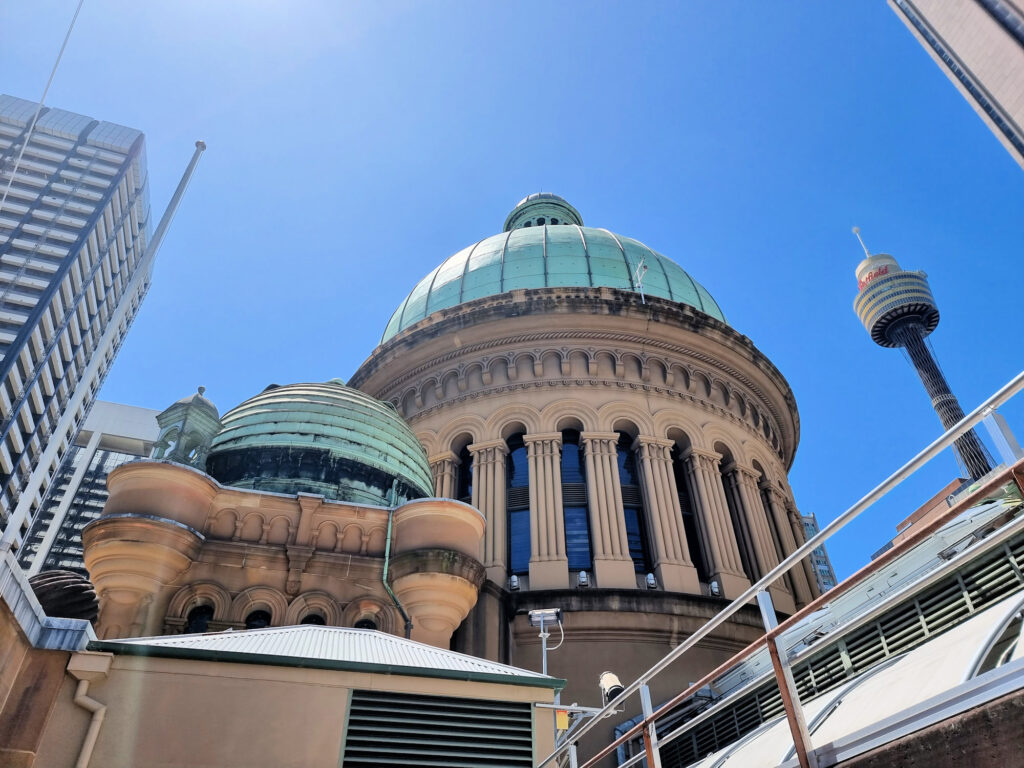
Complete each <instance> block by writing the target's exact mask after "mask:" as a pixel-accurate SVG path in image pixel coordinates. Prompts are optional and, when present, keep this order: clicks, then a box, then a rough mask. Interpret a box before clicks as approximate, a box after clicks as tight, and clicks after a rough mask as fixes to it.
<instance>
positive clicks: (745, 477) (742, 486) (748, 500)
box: [732, 465, 796, 613]
mask: <svg viewBox="0 0 1024 768" xmlns="http://www.w3.org/2000/svg"><path fill="white" fill-rule="evenodd" d="M732 476H733V477H734V478H735V482H736V488H737V490H738V492H739V498H740V502H741V504H742V509H743V514H744V517H745V518H746V520H747V525H748V526H749V528H750V532H751V538H752V539H753V541H754V551H755V554H756V555H757V563H758V566H759V568H760V569H761V573H760V575H761V576H764V575H765V574H766V573H768V572H769V571H771V570H772V569H773V568H775V567H776V566H777V565H778V564H779V563H780V562H781V561H780V560H779V554H778V551H777V550H776V548H775V537H774V536H773V535H772V529H771V523H770V522H769V520H768V513H767V511H766V510H765V508H764V505H763V504H762V503H761V492H760V491H759V490H758V488H757V481H758V480H759V479H760V477H761V476H760V474H758V473H757V472H755V471H754V470H753V469H750V468H747V467H741V466H739V465H736V466H735V467H733V472H732ZM780 544H781V542H780ZM768 591H769V592H770V593H771V595H772V601H773V602H774V603H775V608H776V610H779V611H781V612H782V613H795V612H796V603H795V602H793V592H792V590H791V589H790V588H789V586H788V584H787V580H786V578H785V576H783V577H781V578H779V579H776V580H775V581H774V582H773V583H772V584H770V585H769V587H768Z"/></svg>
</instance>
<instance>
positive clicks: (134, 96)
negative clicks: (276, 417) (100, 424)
mask: <svg viewBox="0 0 1024 768" xmlns="http://www.w3.org/2000/svg"><path fill="white" fill-rule="evenodd" d="M75 4H76V3H75V2H74V0H61V2H57V1H56V0H8V1H7V2H5V3H3V4H2V5H0V91H3V92H7V93H11V94H14V95H16V96H20V97H23V98H26V99H32V100H35V99H38V98H39V95H40V93H41V92H42V88H43V86H44V85H45V82H46V78H47V76H48V74H49V69H50V67H51V66H52V63H53V59H54V57H55V55H56V52H57V50H58V48H59V47H60V42H61V40H62V38H63V35H64V32H65V30H66V27H67V23H68V21H69V20H70V18H71V15H72V13H73V11H74V6H75ZM47 103H48V104H49V105H51V106H58V107H62V108H65V109H69V110H73V111H76V112H81V113H84V114H88V115H91V116H93V117H96V118H100V119H105V120H110V121H113V122H119V123H123V124H125V125H130V126H132V127H135V128H139V129H141V130H143V131H144V132H145V133H146V136H147V151H148V158H149V178H150V186H151V196H152V201H153V218H152V222H153V224H152V225H153V226H155V223H156V221H157V220H158V219H159V216H160V214H161V213H162V211H163V207H164V205H165V204H166V202H167V200H168V199H169V198H170V195H171V192H172V191H173V189H174V186H175V185H176V184H177V181H178V177H179V175H180V173H181V171H182V170H183V168H184V166H185V164H186V162H187V161H188V158H189V156H190V155H191V152H192V144H193V142H194V140H195V139H197V138H202V139H205V140H206V141H207V143H208V145H209V150H208V151H207V152H206V155H205V156H204V158H203V160H202V162H201V164H200V166H199V169H198V171H197V174H196V176H195V178H194V180H193V183H192V186H191V188H190V190H189V193H188V195H187V197H186V198H185V200H184V202H183V204H182V206H181V208H180V210H179V212H178V216H177V218H176V220H175V222H174V225H173V227H172V229H171V231H170V233H169V235H168V238H167V240H166V241H165V244H164V246H163V249H162V251H161V253H160V255H159V258H158V262H157V266H156V270H155V277H154V281H153V287H152V289H151V291H150V293H149V296H148V297H147V299H146V303H145V305H144V307H143V309H142V312H141V314H140V315H139V317H138V319H137V320H136V322H135V325H134V327H133V329H132V331H131V334H130V335H129V337H128V339H127V341H126V343H125V345H124V347H123V349H122V351H121V354H120V356H119V358H118V360H117V363H116V364H115V366H114V368H113V371H112V372H111V374H110V376H109V378H108V380H107V383H106V386H105V387H104V389H103V391H102V393H101V397H103V398H104V399H107V400H114V401H119V402H126V403H131V404H135V405H141V406H146V407H151V408H158V409H159V408H163V407H165V406H166V405H168V404H169V403H170V402H172V401H173V400H175V399H177V398H179V397H181V396H183V395H185V394H187V393H189V392H190V391H194V388H195V387H196V386H197V385H199V384H203V385H205V386H206V387H207V388H208V393H207V394H208V396H210V397H211V398H212V399H213V400H214V402H216V403H217V404H218V405H219V406H220V407H221V410H222V411H223V410H226V409H227V408H229V407H231V406H233V405H235V404H237V403H239V402H240V401H242V400H243V399H245V398H247V397H249V396H251V395H253V394H255V393H256V392H258V391H260V390H261V389H262V388H263V387H265V386H266V385H267V384H269V383H271V382H277V383H286V382H291V381H310V380H326V379H328V378H332V377H335V376H340V377H342V378H347V377H349V376H350V375H351V374H352V372H353V371H354V370H355V369H356V368H357V367H358V365H359V364H360V363H361V362H362V360H364V359H365V358H366V356H367V355H368V354H369V353H370V351H371V350H372V349H373V347H374V346H375V345H376V343H377V341H378V340H379V338H380V334H381V332H382V330H383V328H384V326H385V324H386V323H387V321H388V318H389V316H390V314H391V312H392V310H393V309H394V308H395V307H396V306H397V305H398V304H399V303H400V302H401V300H402V299H403V298H404V296H405V295H406V293H407V292H408V291H409V290H410V289H411V288H412V286H413V285H414V284H415V283H416V282H417V281H418V280H419V279H420V277H422V276H423V275H424V274H426V273H427V272H429V271H430V270H431V269H432V268H433V267H434V266H435V265H436V264H437V263H439V262H440V261H441V260H443V259H444V258H446V257H447V256H448V255H450V254H451V253H454V252H455V251H456V250H459V249H460V248H462V247H464V246H465V245H468V244H469V243H472V242H474V241H476V240H479V239H480V238H482V237H485V236H488V235H491V234H494V233H496V232H498V231H499V230H500V229H501V225H502V222H503V221H504V217H505V215H506V214H507V213H508V211H509V210H510V209H511V207H512V206H513V205H514V204H515V202H516V201H517V200H518V199H520V198H521V197H523V196H525V195H526V194H529V193H531V192H536V191H540V190H544V191H552V192H556V193H558V194H561V195H563V196H565V197H566V198H567V199H568V200H569V201H570V202H572V203H573V204H574V205H575V206H576V207H577V208H578V209H579V210H580V212H581V213H582V215H583V217H584V219H585V221H586V222H587V223H588V224H590V225H593V226H603V227H608V228H609V229H611V230H613V231H616V232H620V233H622V234H625V235H628V236H631V237H635V238H637V239H639V240H641V241H642V242H644V243H646V244H647V245H649V246H650V247H652V248H654V249H655V250H657V251H660V252H661V253H664V254H666V255H668V256H669V257H671V258H673V259H674V260H676V261H677V262H679V263H680V264H681V265H682V266H683V267H684V268H685V269H687V270H688V271H689V272H690V273H691V274H692V275H693V276H694V277H695V278H696V279H698V280H699V281H701V282H702V283H703V284H704V285H705V286H706V287H707V288H708V289H709V290H710V291H711V293H712V294H713V295H714V296H715V298H716V299H717V300H718V302H719V304H720V305H721V306H722V308H723V309H724V311H725V313H726V316H727V318H728V320H729V322H730V324H731V325H732V326H733V327H735V328H736V329H737V330H739V331H740V332H742V333H744V334H746V335H748V336H749V337H750V338H751V339H752V340H753V341H754V343H755V344H757V346H758V347H759V348H760V349H761V350H762V351H763V352H764V353H765V354H767V355H768V356H769V357H770V358H771V359H772V360H773V361H774V362H775V364H776V365H777V366H778V368H779V369H780V370H781V371H782V372H783V374H784V375H785V376H786V377H787V379H788V380H789V382H790V384H791V386H792V387H793V390H794V392H795V394H796V398H797V402H798V404H799V407H800V414H801V422H802V439H801V445H800V449H799V451H798V453H797V458H796V461H795V464H794V466H793V469H792V472H791V474H790V480H791V482H792V484H793V487H794V490H795V493H796V498H797V502H798V504H799V506H800V507H801V509H802V510H803V511H805V512H815V513H817V515H818V516H819V518H820V519H821V520H822V522H827V521H829V520H831V519H832V518H834V517H835V516H836V515H837V514H839V513H840V512H841V511H842V510H843V509H845V508H846V507H847V506H849V505H850V504H852V503H853V502H854V501H856V500H857V499H858V498H859V497H860V496H861V495H863V494H864V493H866V492H867V491H868V490H870V489H871V488H872V487H873V486H874V485H875V484H876V483H878V482H879V481H881V480H882V479H884V478H885V477H886V476H887V475H888V474H890V473H891V472H892V471H893V470H894V469H896V468H897V467H898V466H899V465H900V464H902V463H903V462H904V461H905V460H906V459H908V458H910V457H911V456H912V455H913V454H914V453H916V452H917V451H918V450H919V449H920V448H922V447H923V446H924V445H925V444H926V443H927V442H929V441H930V440H931V439H933V438H934V437H935V436H937V435H938V434H939V433H940V431H941V429H940V426H939V423H938V419H937V417H936V416H935V415H934V413H933V412H932V411H931V408H930V405H929V402H928V400H927V398H926V397H925V395H924V392H923V390H922V388H921V385H920V383H919V381H918V380H917V378H916V375H915V374H914V372H913V371H912V369H911V368H910V366H909V364H908V363H907V362H906V360H905V359H904V358H903V356H902V355H901V354H900V353H898V352H895V351H891V350H883V349H881V348H879V347H876V346H874V345H873V344H872V343H871V341H870V339H869V338H868V336H867V334H866V333H865V332H864V330H863V328H862V327H861V326H860V325H859V323H858V321H857V319H856V317H855V316H854V314H853V311H852V308H851V303H852V300H853V296H854V293H855V291H856V282H855V280H854V277H853V270H854V267H855V266H856V264H857V262H858V261H859V258H860V257H861V252H860V250H859V246H858V245H857V242H856V240H855V239H854V237H853V236H852V234H851V233H850V227H851V225H853V224H858V225H859V226H860V227H861V228H862V231H863V234H864V237H865V239H866V241H867V243H868V245H869V247H871V248H872V249H873V250H876V251H885V252H889V253H892V254H893V255H894V256H896V258H897V259H899V260H900V262H901V264H902V265H903V266H904V268H910V269H924V270H926V271H927V272H928V274H929V278H930V280H931V284H932V289H933V291H934V293H935V295H936V297H937V300H938V302H939V306H940V309H941V311H942V321H941V323H940V325H939V328H938V329H937V331H936V332H935V334H934V335H933V336H932V341H933V344H934V346H935V348H936V351H937V353H938V356H939V359H940V362H941V363H942V365H943V368H944V370H945V372H946V374H947V376H948V378H949V379H950V381H951V383H952V385H953V388H954V390H955V391H956V392H957V394H958V395H959V397H960V399H961V401H962V403H963V404H964V407H965V409H967V410H970V409H971V408H973V407H974V406H975V405H976V404H977V403H978V402H980V401H981V400H982V399H984V398H985V397H986V396H988V395H989V394H990V393H991V392H993V391H994V390H996V389H997V388H998V387H999V386H1001V385H1002V384H1003V383H1005V382H1006V381H1007V380H1009V379H1010V378H1011V377H1012V376H1013V375H1014V374H1015V373H1017V372H1018V371H1019V370H1020V369H1021V367H1022V366H1021V362H1022V360H1024V355H1022V354H1021V351H1020V349H1021V348H1020V338H1021V330H1022V327H1021V326H1022V323H1021V313H1020V298H1019V294H1020V289H1019V287H1018V285H1019V279H1018V273H1019V264H1020V260H1021V259H1020V257H1021V255H1022V245H1021V244H1022V242H1024V216H1022V215H1021V210H1022V208H1024V205H1022V204H1024V174H1022V173H1021V169H1020V168H1019V167H1018V166H1017V165H1016V164H1015V163H1014V161H1013V160H1012V159H1011V157H1010V156H1009V155H1008V154H1007V153H1006V151H1005V150H1003V148H1002V146H1001V145H1000V144H999V142H998V141H997V140H996V139H995V138H994V137H993V136H992V135H991V133H990V132H989V130H988V129H987V128H986V127H985V125H984V124H983V123H982V121H981V120H980V119H979V118H978V117H977V116H976V115H975V114H974V112H973V110H972V109H971V108H970V107H969V106H968V104H967V103H966V102H965V101H964V99H963V98H962V97H961V96H960V95H959V93H958V92H957V91H956V90H955V88H954V87H953V85H952V84H951V83H950V82H949V81H948V79H947V78H946V76H945V74H943V73H942V72H941V71H940V70H939V69H938V67H937V66H936V65H935V64H933V63H932V61H931V59H930V58H929V56H928V55H927V54H926V53H925V51H924V50H923V49H922V48H921V47H920V46H919V45H918V44H917V42H916V41H915V40H914V39H913V37H912V36H911V35H910V33H909V32H908V31H907V29H906V28H905V27H904V26H903V25H902V23H900V21H899V20H898V19H897V17H896V15H895V14H894V13H893V12H892V11H891V10H890V9H889V8H888V7H887V6H886V5H885V4H884V3H882V2H875V3H865V2H854V1H853V0H849V1H847V2H832V3H802V4H797V3H782V2H779V3H768V2H765V3H750V2H728V1H723V2H715V3H708V2H702V3H698V2H686V3H668V2H662V3H650V2H630V3H625V2H620V3H607V2H588V3H583V2H579V3H568V2H560V3H536V2H517V3H497V2H469V1H467V2H433V1H427V0H424V1H423V2H410V3H399V2H388V3H377V2H364V3H357V2H345V3H338V2H312V1H302V0H296V1H295V2H290V3H283V2H269V0H221V1H219V2H209V0H204V1H202V2H200V0H175V1H174V2H170V1H169V0H168V1H166V2H163V1H161V2H157V1H155V0H154V1H150V2H146V3H129V2H119V3H118V2H113V0H86V2H85V6H84V8H83V10H82V14H81V16H80V17H79V20H78V24H77V26H76V29H75V32H74V34H73V35H72V38H71V41H70V43H69V46H68V49H67V52H66V54H65V58H64V60H63V62H62V64H61V67H60V69H59V71H58V73H57V77H56V80H55V82H54V84H53V87H52V88H51V91H50V94H49V96H48V98H47ZM1007 415H1008V417H1009V418H1010V420H1011V424H1013V425H1014V426H1015V427H1016V428H1017V429H1018V430H1019V431H1024V406H1020V405H1018V406H1016V407H1015V408H1013V407H1011V408H1010V409H1008V410H1007ZM954 472H955V465H954V463H953V460H952V458H951V457H950V456H946V457H941V458H940V459H938V460H936V461H935V462H933V463H932V465H931V466H930V468H929V470H928V471H926V472H924V473H921V475H920V476H919V477H917V478H915V479H913V480H912V481H910V482H908V483H906V484H905V485H904V486H901V488H900V489H899V490H898V491H897V492H896V493H895V494H893V496H892V497H891V498H890V499H889V500H887V501H886V502H884V503H883V504H881V505H879V507H878V508H877V509H875V510H873V511H872V512H871V513H869V514H868V515H866V516H865V517H864V518H862V519H861V521H858V523H856V524H855V525H854V526H852V527H851V528H850V529H848V530H847V531H844V532H843V533H842V534H840V535H839V537H838V538H837V539H836V540H835V543H834V544H832V545H831V546H830V551H831V554H832V558H833V562H834V564H835V565H836V568H837V570H838V571H839V573H840V575H846V574H848V573H850V572H851V571H852V570H854V569H855V568H856V567H858V566H860V565H861V564H863V563H864V562H866V559H867V556H868V555H869V554H870V553H871V552H873V551H874V550H875V549H877V547H878V546H880V545H881V544H882V543H884V542H885V541H886V540H888V538H890V536H891V534H892V532H893V530H894V528H895V524H896V522H898V521H899V520H900V519H902V518H903V517H904V516H905V515H906V514H909V512H911V511H912V510H913V509H914V508H915V507H916V506H917V504H918V503H920V502H922V501H924V500H925V499H926V498H927V497H929V496H930V495H931V494H932V493H933V492H934V491H935V490H938V488H939V487H941V485H943V484H944V483H945V481H946V480H947V479H949V478H950V477H952V475H953V473H954Z"/></svg>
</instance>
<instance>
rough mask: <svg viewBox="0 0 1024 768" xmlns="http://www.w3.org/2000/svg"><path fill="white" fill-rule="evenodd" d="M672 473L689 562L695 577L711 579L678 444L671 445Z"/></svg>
mask: <svg viewBox="0 0 1024 768" xmlns="http://www.w3.org/2000/svg"><path fill="white" fill-rule="evenodd" d="M672 474H673V476H674V477H675V480H676V494H677V496H678V497H679V509H680V510H681V511H682V513H683V532H684V533H685V534H686V548H687V551H688V552H689V554H690V562H692V563H693V565H694V567H695V568H696V569H697V577H698V578H699V579H700V580H701V581H703V582H710V581H711V569H709V568H708V561H707V558H705V557H704V548H703V546H701V539H700V531H699V529H698V527H697V513H696V510H695V509H694V505H693V499H691V498H690V490H689V488H690V486H689V485H688V483H687V480H686V462H685V460H684V459H683V458H682V451H680V450H679V446H678V445H674V446H672Z"/></svg>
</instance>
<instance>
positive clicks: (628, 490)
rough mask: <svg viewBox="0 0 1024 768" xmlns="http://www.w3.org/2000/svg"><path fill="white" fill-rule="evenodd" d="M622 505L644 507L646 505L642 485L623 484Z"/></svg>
mask: <svg viewBox="0 0 1024 768" xmlns="http://www.w3.org/2000/svg"><path fill="white" fill-rule="evenodd" d="M622 505H623V506H626V507H642V506H643V505H644V500H643V497H642V496H641V495H640V486H638V485H624V486H622Z"/></svg>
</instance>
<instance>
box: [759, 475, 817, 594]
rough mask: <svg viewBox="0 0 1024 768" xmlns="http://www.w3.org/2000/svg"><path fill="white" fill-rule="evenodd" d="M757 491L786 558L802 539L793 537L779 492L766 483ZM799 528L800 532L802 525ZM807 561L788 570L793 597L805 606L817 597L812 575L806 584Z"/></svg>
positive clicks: (784, 504)
mask: <svg viewBox="0 0 1024 768" xmlns="http://www.w3.org/2000/svg"><path fill="white" fill-rule="evenodd" d="M758 490H759V491H761V492H762V494H763V498H764V499H765V500H766V501H767V504H768V512H769V514H770V515H771V516H772V520H774V521H775V529H776V530H777V531H778V532H779V537H780V538H781V539H782V548H783V550H784V551H785V552H786V556H787V557H788V556H789V555H791V554H792V553H793V552H795V551H796V548H797V547H798V546H800V544H802V543H803V537H802V536H801V537H800V539H799V540H798V539H796V538H795V537H794V533H793V527H792V524H791V522H790V519H789V515H788V513H787V512H786V503H785V500H784V499H783V497H782V494H781V493H780V492H779V490H778V489H777V488H773V487H772V484H771V483H769V482H768V481H764V482H762V483H760V484H759V486H758ZM800 528H801V532H802V531H803V524H802V523H801V524H800ZM798 542H799V543H798ZM809 561H810V559H809V558H804V560H803V561H802V562H801V564H800V565H798V566H795V567H793V568H790V569H789V576H790V578H791V579H792V581H793V591H794V593H795V594H794V596H795V597H796V601H797V603H798V604H800V605H807V603H809V602H811V600H813V599H814V598H815V596H816V595H817V589H816V588H815V586H814V585H816V584H817V582H816V581H815V580H813V573H812V574H811V576H812V581H811V583H810V584H808V582H807V577H808V573H807V569H806V568H805V567H804V565H805V564H807V563H809Z"/></svg>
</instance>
